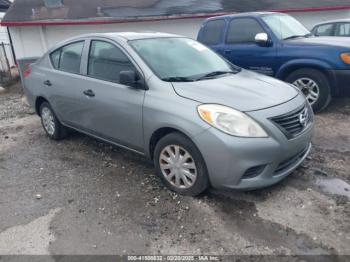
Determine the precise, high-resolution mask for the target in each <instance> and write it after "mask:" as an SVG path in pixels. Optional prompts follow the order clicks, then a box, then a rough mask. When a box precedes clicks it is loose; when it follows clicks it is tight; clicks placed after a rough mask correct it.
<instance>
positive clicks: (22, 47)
mask: <svg viewBox="0 0 350 262" xmlns="http://www.w3.org/2000/svg"><path fill="white" fill-rule="evenodd" d="M202 22H203V19H183V20H168V21H161V22H140V23H136V22H135V23H121V24H105V25H74V26H44V27H39V26H36V27H32V26H30V27H27V26H26V27H11V28H10V32H11V36H12V40H13V45H14V48H15V52H16V56H17V59H21V58H26V57H35V56H41V55H42V54H43V53H44V52H45V51H46V50H47V49H48V48H50V47H52V46H53V45H55V44H57V43H58V42H60V41H62V40H65V39H67V38H70V37H74V36H77V35H81V34H89V33H93V32H96V33H103V32H123V31H134V32H140V31H160V32H167V33H174V34H181V35H186V36H188V37H192V38H196V37H197V32H198V30H199V27H200V25H201V23H202Z"/></svg>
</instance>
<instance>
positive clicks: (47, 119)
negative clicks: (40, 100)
mask: <svg viewBox="0 0 350 262" xmlns="http://www.w3.org/2000/svg"><path fill="white" fill-rule="evenodd" d="M41 119H42V120H43V126H44V128H45V130H46V132H47V133H48V134H49V135H53V134H54V133H55V130H56V126H55V120H54V117H53V114H52V112H51V110H50V109H49V108H48V107H44V108H43V109H42V111H41Z"/></svg>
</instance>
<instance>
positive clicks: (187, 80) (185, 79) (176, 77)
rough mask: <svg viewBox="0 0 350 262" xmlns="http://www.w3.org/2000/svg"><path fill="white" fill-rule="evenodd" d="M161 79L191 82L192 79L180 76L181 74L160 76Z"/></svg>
mask: <svg viewBox="0 0 350 262" xmlns="http://www.w3.org/2000/svg"><path fill="white" fill-rule="evenodd" d="M162 80H163V81H166V82H193V81H194V80H193V79H191V78H189V77H182V76H171V77H165V78H162Z"/></svg>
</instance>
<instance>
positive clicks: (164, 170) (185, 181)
mask: <svg viewBox="0 0 350 262" xmlns="http://www.w3.org/2000/svg"><path fill="white" fill-rule="evenodd" d="M154 165H155V167H156V172H157V175H158V177H159V178H160V179H161V180H162V182H163V183H164V184H165V185H166V186H167V187H168V188H169V189H170V190H172V191H174V192H177V193H179V194H182V195H188V196H197V195H199V194H200V193H202V192H203V191H205V190H206V189H207V188H208V187H209V179H208V174H207V168H206V165H205V162H204V159H203V157H202V155H201V153H200V152H199V150H198V148H197V147H196V146H195V144H194V143H193V142H192V141H191V140H190V139H188V138H187V137H185V136H184V135H182V134H180V133H171V134H169V135H166V136H165V137H163V138H162V139H160V141H159V142H158V143H157V145H156V148H155V151H154Z"/></svg>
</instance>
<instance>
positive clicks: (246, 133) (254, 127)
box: [197, 104, 268, 137]
mask: <svg viewBox="0 0 350 262" xmlns="http://www.w3.org/2000/svg"><path fill="white" fill-rule="evenodd" d="M197 110H198V113H199V115H200V117H201V118H202V119H203V120H204V121H205V122H207V123H208V124H209V125H211V126H213V127H215V128H217V129H219V130H221V131H222V132H225V133H226V134H229V135H233V136H239V137H268V135H267V134H266V132H265V131H264V130H263V129H262V127H261V126H260V125H259V124H258V123H257V122H255V121H254V120H253V119H252V118H250V117H249V116H248V115H246V114H244V113H242V112H240V111H237V110H235V109H233V108H230V107H227V106H222V105H214V104H206V105H200V106H198V108H197Z"/></svg>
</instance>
